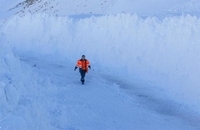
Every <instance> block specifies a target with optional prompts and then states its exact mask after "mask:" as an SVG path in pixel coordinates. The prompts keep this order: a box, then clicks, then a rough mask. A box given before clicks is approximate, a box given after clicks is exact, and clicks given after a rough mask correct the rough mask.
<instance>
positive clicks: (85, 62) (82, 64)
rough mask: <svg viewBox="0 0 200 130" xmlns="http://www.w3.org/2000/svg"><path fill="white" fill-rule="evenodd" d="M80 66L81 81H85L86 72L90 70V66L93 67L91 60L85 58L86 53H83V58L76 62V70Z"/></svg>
mask: <svg viewBox="0 0 200 130" xmlns="http://www.w3.org/2000/svg"><path fill="white" fill-rule="evenodd" d="M77 68H79V72H80V75H81V83H82V84H84V83H85V74H86V72H88V68H89V69H91V66H90V62H89V60H87V59H85V55H82V57H81V59H79V60H78V61H77V63H76V66H75V68H74V71H76V69H77Z"/></svg>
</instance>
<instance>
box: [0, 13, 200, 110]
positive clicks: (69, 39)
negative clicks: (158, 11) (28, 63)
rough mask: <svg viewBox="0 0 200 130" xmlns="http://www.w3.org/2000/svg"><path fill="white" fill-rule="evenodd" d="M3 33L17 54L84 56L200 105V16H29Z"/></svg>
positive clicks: (98, 67) (100, 68) (103, 68)
mask: <svg viewBox="0 0 200 130" xmlns="http://www.w3.org/2000/svg"><path fill="white" fill-rule="evenodd" d="M0 32H1V37H2V38H3V40H2V41H4V42H5V43H8V46H10V47H11V49H12V51H13V52H15V54H16V55H18V54H20V55H22V54H26V55H30V56H33V55H35V56H38V55H40V56H41V55H56V56H59V57H63V58H65V59H67V60H69V61H72V62H76V60H77V59H78V58H80V56H81V55H82V54H85V55H86V57H87V58H88V59H90V61H91V63H92V67H93V68H94V69H95V70H96V71H100V72H107V73H112V74H113V73H114V74H116V75H123V76H126V77H127V78H133V79H142V80H145V81H149V83H151V84H153V85H155V86H159V87H162V88H164V89H165V90H167V91H168V92H169V93H170V94H172V95H174V96H176V98H179V99H180V100H183V102H186V103H190V105H193V107H199V105H198V104H200V100H199V99H200V91H199V86H200V81H199V77H200V73H199V72H200V52H199V50H200V44H199V43H200V37H199V36H200V19H199V18H198V17H195V16H190V15H186V16H185V15H183V16H175V17H166V18H164V19H159V18H157V17H146V18H142V17H140V16H138V15H137V14H117V15H105V16H98V17H87V18H82V19H78V18H73V17H55V16H51V15H47V14H34V15H32V14H27V15H25V16H24V17H18V16H15V17H12V18H10V19H9V20H7V21H6V22H2V23H1V25H0ZM72 69H73V67H72ZM199 108H200V107H199Z"/></svg>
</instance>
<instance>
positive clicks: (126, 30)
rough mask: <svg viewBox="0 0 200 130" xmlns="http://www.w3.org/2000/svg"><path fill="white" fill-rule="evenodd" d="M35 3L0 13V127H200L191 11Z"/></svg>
mask: <svg viewBox="0 0 200 130" xmlns="http://www.w3.org/2000/svg"><path fill="white" fill-rule="evenodd" d="M3 2H5V1H2V3H3ZM39 2H45V1H36V3H39ZM48 2H58V1H55V0H54V1H53V0H52V1H48ZM59 2H63V1H61V0H60V1H59ZM98 2H100V0H99V1H97V2H94V3H93V4H91V5H90V6H91V10H92V9H93V8H94V7H93V6H92V5H95V4H99V3H98ZM101 2H102V1H101ZM104 2H105V1H104ZM126 2H130V1H128V0H126V1H125V3H123V4H125V5H126V4H127V3H126ZM137 2H138V1H137ZM142 2H143V1H141V2H138V4H139V3H140V4H142ZM175 2H178V1H175ZM187 2H189V1H185V2H184V3H183V4H181V5H179V9H181V7H191V5H192V4H193V3H196V2H198V1H194V0H193V1H190V3H191V4H190V5H189V4H185V3H187ZM13 3H14V2H13ZM16 3H18V1H15V4H14V5H17V4H16ZM73 3H76V2H75V1H73V2H70V4H73ZM114 3H115V4H114V5H115V8H116V9H114V8H113V11H116V12H120V11H118V10H117V9H119V7H117V6H116V5H117V4H116V3H117V2H116V1H115V2H114ZM158 3H159V2H158V1H157V4H158ZM121 4H122V3H121ZM170 4H172V3H170ZM170 4H169V5H170ZM55 5H56V4H55ZM119 5H120V4H119ZM142 5H144V6H145V4H142ZM158 5H159V4H158ZM1 6H2V5H1ZM33 6H37V4H35V5H33ZM12 7H14V6H12ZM108 7H110V6H108ZM165 7H166V8H167V7H168V6H165ZM195 7H197V8H196V10H195V11H197V10H198V5H196V6H195ZM5 8H6V7H5ZM7 8H9V9H10V7H7ZM59 8H60V6H59ZM28 9H30V8H28ZM81 9H82V8H81ZM109 9H110V8H109ZM168 9H169V8H168ZM24 10H26V8H25V9H24ZM157 10H158V9H157ZM10 11H11V12H12V11H13V10H10ZM78 11H81V10H78ZM148 11H149V10H148ZM165 11H166V10H165ZM176 11H177V10H176ZM187 11H188V10H187ZM192 11H193V12H194V10H192ZM41 12H42V11H40V13H34V14H32V13H31V12H28V13H27V12H24V15H15V16H11V17H6V20H5V19H1V20H0V43H1V44H0V63H1V67H0V98H1V100H0V105H1V109H0V110H1V112H0V128H1V129H3V130H16V129H20V130H27V129H30V130H35V129H41V130H44V129H55V130H59V129H65V130H66V129H67V130H68V129H69V130H72V129H76V130H79V129H83V130H85V129H91V130H93V129H99V130H102V129H108V130H110V129H113V130H117V129H119V130H122V129H124V130H130V129H136V130H141V129H142V130H146V129H150V130H160V129H164V130H169V129H174V130H177V129H180V130H198V129H200V125H199V124H200V123H199V122H200V116H199V112H200V111H199V110H200V100H199V99H200V91H199V86H200V81H199V79H198V77H199V76H200V73H199V71H200V67H199V66H200V54H199V49H200V45H199V42H200V37H199V36H200V19H199V17H198V15H194V14H193V13H192V15H190V14H189V13H188V14H182V15H173V16H168V15H167V14H165V15H164V16H162V18H160V15H158V17H157V16H156V15H154V16H152V15H151V16H147V15H146V17H143V16H140V15H138V14H135V13H134V14H132V13H125V12H124V13H119V14H107V12H109V11H108V10H107V11H106V13H105V12H104V13H105V14H107V15H103V13H102V12H101V11H99V12H98V11H97V13H95V14H98V15H91V14H90V13H88V12H87V11H86V13H88V14H87V15H75V14H76V13H74V12H73V13H72V12H71V13H67V14H68V15H67V16H63V13H60V14H62V16H55V15H51V14H46V13H41ZM111 12H112V11H111ZM127 12H128V11H127ZM130 12H131V11H130ZM79 14H80V13H79ZM100 14H101V15H100ZM177 14H181V13H180V11H179V13H177ZM6 15H9V16H10V13H8V14H4V16H3V18H5V16H6ZM82 54H85V55H86V58H88V59H89V60H90V62H91V65H92V70H90V71H89V73H88V74H87V75H86V85H84V86H82V85H80V81H79V79H80V76H79V74H78V72H74V71H73V68H74V65H75V63H76V61H77V60H78V59H79V58H80V56H81V55H82Z"/></svg>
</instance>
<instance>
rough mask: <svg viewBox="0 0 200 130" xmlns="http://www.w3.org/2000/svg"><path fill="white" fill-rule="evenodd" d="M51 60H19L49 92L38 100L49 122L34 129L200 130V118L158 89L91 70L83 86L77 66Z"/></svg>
mask: <svg viewBox="0 0 200 130" xmlns="http://www.w3.org/2000/svg"><path fill="white" fill-rule="evenodd" d="M52 59H53V60H52ZM52 59H51V58H30V57H29V58H27V57H23V58H21V61H22V62H24V63H26V64H28V65H30V66H31V68H32V69H34V71H35V72H36V73H38V74H39V76H40V77H41V78H43V79H45V80H42V81H43V83H40V82H37V84H43V86H44V88H45V89H42V90H43V91H44V90H45V91H44V92H40V93H41V95H40V96H41V98H37V99H36V100H40V101H38V103H40V107H42V108H43V109H44V110H45V111H44V113H43V115H41V116H46V117H47V119H46V120H44V121H43V122H37V123H38V124H36V126H35V128H34V129H40V125H39V124H47V126H48V127H46V128H49V129H54V130H161V129H162V130H169V129H170V130H199V129H200V125H199V124H200V123H199V121H200V116H198V115H197V114H195V113H194V112H191V111H190V110H189V109H188V108H187V107H186V106H184V105H181V104H178V103H176V102H173V101H172V100H170V98H169V97H167V95H166V94H165V93H164V92H163V91H162V90H160V89H158V88H156V87H153V86H148V84H145V83H141V81H131V80H127V81H126V80H124V79H123V78H122V77H121V78H120V77H118V76H113V75H106V74H100V73H98V72H96V71H94V70H93V69H92V70H90V71H89V73H88V74H87V75H86V83H85V85H81V83H80V75H79V73H78V71H74V70H73V69H74V65H75V63H71V62H69V61H67V60H66V61H65V60H59V59H58V60H55V59H56V58H52ZM74 62H76V61H74ZM92 68H95V67H94V66H92ZM38 91H40V90H38ZM32 98H34V97H32ZM29 109H30V108H29ZM27 111H29V110H27ZM31 111H38V110H31ZM30 116H34V115H30ZM30 118H35V119H37V118H40V117H30ZM27 127H28V126H27Z"/></svg>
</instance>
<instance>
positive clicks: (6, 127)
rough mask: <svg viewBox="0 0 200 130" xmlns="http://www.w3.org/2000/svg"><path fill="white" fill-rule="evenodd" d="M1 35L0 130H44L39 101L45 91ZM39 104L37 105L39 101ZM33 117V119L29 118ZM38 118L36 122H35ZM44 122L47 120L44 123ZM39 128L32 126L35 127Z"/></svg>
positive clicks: (47, 125) (34, 74)
mask: <svg viewBox="0 0 200 130" xmlns="http://www.w3.org/2000/svg"><path fill="white" fill-rule="evenodd" d="M5 41H6V40H5V39H4V35H3V34H1V35H0V42H1V44H0V64H1V66H0V107H1V111H0V129H3V130H15V129H20V130H27V129H30V128H31V129H38V128H42V129H46V128H50V127H49V124H42V122H45V121H46V120H47V119H46V118H47V117H46V115H44V114H46V113H45V112H44V110H45V108H44V107H42V104H41V102H42V101H43V100H41V99H40V96H39V95H41V94H42V93H44V90H43V89H45V88H44V87H45V86H43V85H42V84H41V85H38V84H37V81H42V79H40V78H39V76H38V75H37V74H36V73H34V72H33V71H32V69H31V68H30V67H29V66H28V65H26V64H24V63H23V62H21V61H20V59H19V57H18V56H16V55H15V54H14V53H13V51H12V50H11V49H10V47H9V46H8V45H7V43H6V42H5ZM39 101H40V102H39ZM31 116H34V117H35V118H34V119H33V118H30V117H31ZM35 119H37V120H35ZM46 122H47V121H46ZM36 123H37V124H38V125H35V124H36Z"/></svg>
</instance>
